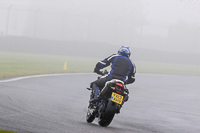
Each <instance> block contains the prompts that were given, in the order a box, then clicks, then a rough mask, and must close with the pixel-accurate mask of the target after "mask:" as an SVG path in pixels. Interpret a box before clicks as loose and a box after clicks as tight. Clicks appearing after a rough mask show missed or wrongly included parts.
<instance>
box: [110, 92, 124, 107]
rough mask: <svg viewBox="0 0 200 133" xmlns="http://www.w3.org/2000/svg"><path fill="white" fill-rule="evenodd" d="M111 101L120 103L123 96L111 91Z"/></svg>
mask: <svg viewBox="0 0 200 133" xmlns="http://www.w3.org/2000/svg"><path fill="white" fill-rule="evenodd" d="M111 101H113V102H116V103H118V104H122V101H123V96H122V95H119V94H117V93H115V92H113V93H112V96H111Z"/></svg>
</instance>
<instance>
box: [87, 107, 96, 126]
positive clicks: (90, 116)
mask: <svg viewBox="0 0 200 133" xmlns="http://www.w3.org/2000/svg"><path fill="white" fill-rule="evenodd" d="M94 119H95V116H94V113H93V112H92V109H91V108H90V107H88V111H87V116H86V121H87V122H88V123H91V122H93V121H94Z"/></svg>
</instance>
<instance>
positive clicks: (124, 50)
mask: <svg viewBox="0 0 200 133" xmlns="http://www.w3.org/2000/svg"><path fill="white" fill-rule="evenodd" d="M118 54H120V55H123V56H126V57H130V55H131V50H130V49H129V47H127V46H122V47H121V48H120V49H119V50H118Z"/></svg>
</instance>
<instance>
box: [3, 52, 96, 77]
mask: <svg viewBox="0 0 200 133" xmlns="http://www.w3.org/2000/svg"><path fill="white" fill-rule="evenodd" d="M65 62H66V63H67V70H64V69H63V68H64V64H65ZM95 63H96V60H95V59H92V58H82V57H70V56H54V55H36V54H21V53H8V52H1V53H0V78H10V77H18V76H25V75H32V74H48V73H69V72H70V73H73V72H92V70H93V69H94V66H95Z"/></svg>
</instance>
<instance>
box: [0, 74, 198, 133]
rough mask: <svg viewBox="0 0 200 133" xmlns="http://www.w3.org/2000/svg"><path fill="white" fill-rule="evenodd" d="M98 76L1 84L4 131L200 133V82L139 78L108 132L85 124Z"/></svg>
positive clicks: (1, 125) (0, 110) (182, 78)
mask: <svg viewBox="0 0 200 133" xmlns="http://www.w3.org/2000/svg"><path fill="white" fill-rule="evenodd" d="M96 76H97V75H96V74H78V75H61V76H47V77H37V78H28V79H22V80H17V81H11V82H2V81H1V82H0V130H10V131H15V132H18V133H200V77H190V76H173V75H151V74H137V75H136V82H135V83H134V84H132V85H129V86H128V88H129V90H130V99H129V101H128V102H127V103H126V104H125V105H124V106H123V108H122V110H121V113H120V114H119V115H116V116H115V118H114V120H113V121H112V123H111V125H110V126H109V127H106V128H104V127H100V126H99V125H98V124H97V120H95V121H94V122H93V123H92V124H89V123H87V122H86V121H85V117H86V111H87V105H88V100H89V94H90V92H89V91H88V90H86V89H85V88H86V87H88V85H89V83H90V82H91V81H93V80H94V79H96Z"/></svg>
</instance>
